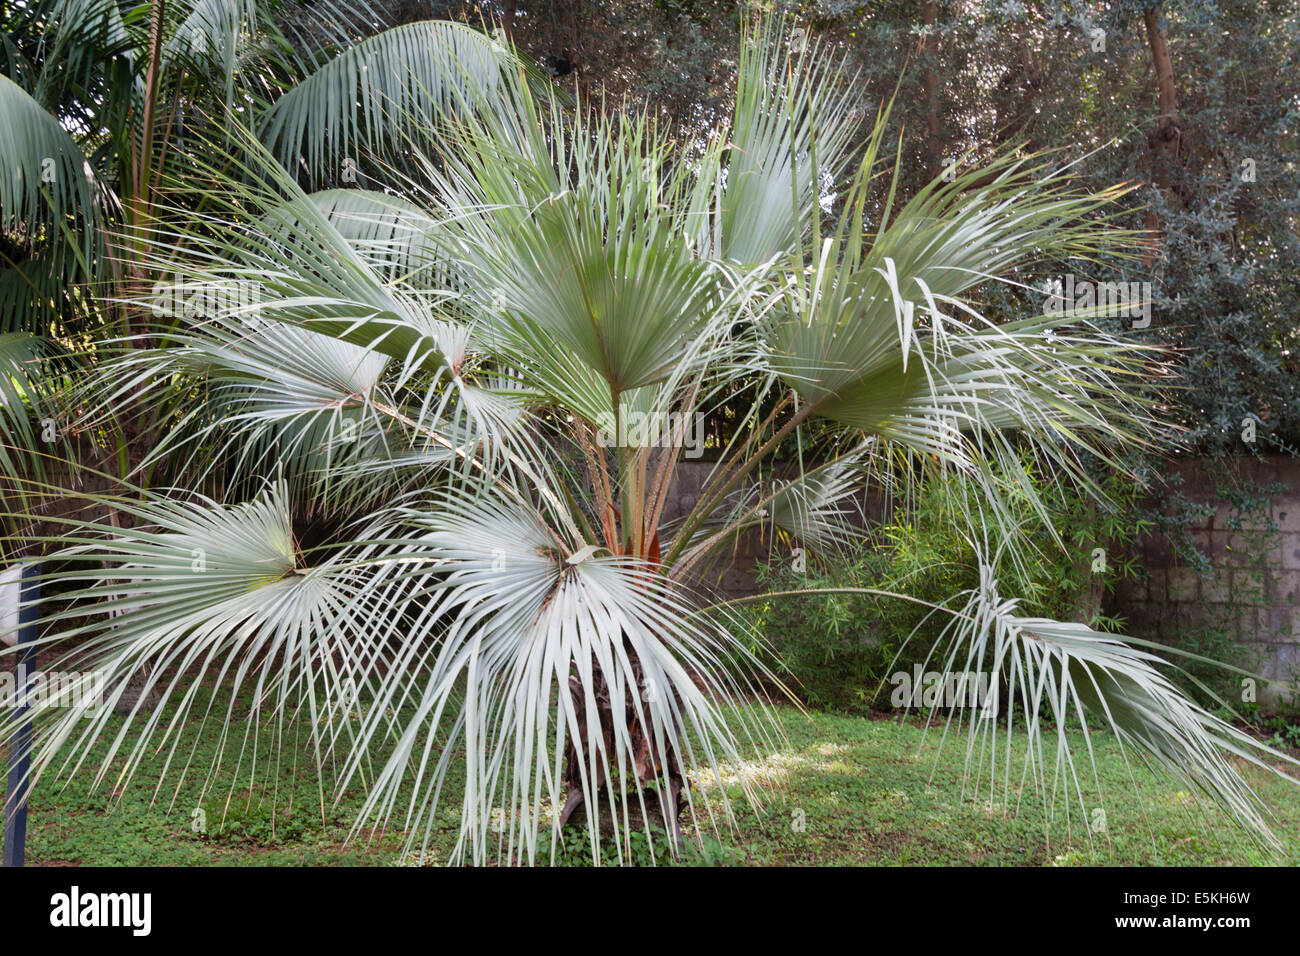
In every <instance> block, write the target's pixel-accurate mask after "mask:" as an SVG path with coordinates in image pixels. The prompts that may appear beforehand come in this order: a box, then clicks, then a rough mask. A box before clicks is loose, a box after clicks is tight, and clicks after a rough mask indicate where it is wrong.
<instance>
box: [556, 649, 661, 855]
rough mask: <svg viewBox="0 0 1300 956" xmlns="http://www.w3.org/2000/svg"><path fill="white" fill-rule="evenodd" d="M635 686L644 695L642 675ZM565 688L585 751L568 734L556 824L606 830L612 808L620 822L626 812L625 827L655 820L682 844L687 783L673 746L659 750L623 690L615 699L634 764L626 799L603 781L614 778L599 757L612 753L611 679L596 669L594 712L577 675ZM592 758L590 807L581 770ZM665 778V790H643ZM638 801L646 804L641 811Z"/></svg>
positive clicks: (588, 765)
mask: <svg viewBox="0 0 1300 956" xmlns="http://www.w3.org/2000/svg"><path fill="white" fill-rule="evenodd" d="M638 671H639V668H638ZM637 687H638V688H639V689H640V691H641V693H642V694H643V695H644V694H645V693H646V692H647V691H646V688H645V680H644V678H639V679H638V682H637ZM569 690H570V693H571V694H572V696H573V701H574V706H575V708H576V710H577V718H578V733H579V735H580V739H581V740H582V741H583V748H582V750H583V753H581V754H580V753H579V751H578V748H577V747H576V746H575V745H574V743H573V741H572V739H571V740H570V742H569V744H568V747H567V748H566V750H565V755H564V785H565V801H564V807H563V809H562V810H561V811H560V826H561V827H564V826H567V825H569V824H570V823H573V824H574V825H578V826H580V825H583V824H585V825H587V826H589V827H590V826H593V825H594V826H596V827H597V828H598V829H599V830H601V831H604V832H609V830H612V829H613V827H614V825H615V821H614V820H611V819H610V810H611V807H612V809H613V811H614V813H616V814H617V824H618V825H619V826H621V825H622V822H623V820H624V818H625V816H624V815H625V814H626V820H627V826H628V828H629V830H631V829H635V828H637V827H645V826H647V825H650V824H659V825H661V826H663V828H664V830H665V831H666V832H667V833H668V837H669V839H670V840H671V841H672V844H673V846H674V848H677V847H680V846H681V842H682V828H681V820H680V817H681V804H682V792H683V791H684V790H685V788H686V781H685V778H683V777H682V774H681V762H680V760H678V757H677V753H676V751H675V749H674V748H673V746H672V745H671V744H667V745H666V746H665V748H664V751H663V752H662V753H660V752H658V751H659V748H658V747H657V746H656V744H655V740H654V734H653V731H652V730H651V729H650V728H648V727H646V726H645V722H644V721H643V720H642V719H641V718H640V717H639V716H638V713H637V710H638V708H637V706H636V704H635V702H634V701H632V700H631V699H630V698H629V697H628V696H627V695H626V693H625V695H624V699H623V700H622V701H620V702H618V705H619V706H621V707H622V708H623V715H622V716H623V719H624V721H626V726H627V727H628V730H629V734H630V736H631V743H632V748H631V749H632V753H631V758H632V759H631V764H632V766H631V768H630V769H631V772H632V779H633V782H634V783H633V786H631V787H629V788H628V794H627V798H626V803H625V804H624V803H623V801H622V799H621V794H620V793H613V794H611V793H609V792H608V785H607V781H608V780H610V779H611V778H612V777H613V774H612V773H611V772H610V768H609V766H608V765H607V763H606V762H605V761H604V759H603V758H602V757H601V754H602V753H604V754H613V753H615V745H614V733H613V728H614V707H615V702H614V700H613V695H612V694H611V690H610V687H609V684H608V682H607V681H606V680H605V679H604V676H603V675H602V674H601V673H600V671H599V668H597V669H596V672H595V681H594V688H593V690H594V693H593V697H594V698H595V703H596V710H595V713H590V712H589V711H588V709H587V697H586V694H585V693H584V692H583V688H582V684H581V682H580V681H579V680H578V678H577V677H570V678H569ZM640 710H641V712H642V714H644V712H645V706H644V705H642V706H641V708H640ZM602 745H603V748H604V749H603V751H602V750H601V746H602ZM584 761H585V762H584ZM593 762H594V764H595V776H594V778H592V779H591V791H592V794H593V798H594V799H595V801H596V803H597V807H596V809H595V811H594V812H592V809H591V808H590V807H588V806H586V800H585V798H584V792H583V786H582V780H583V770H584V768H585V769H586V770H587V771H588V773H590V772H591V766H592V763H593ZM614 769H617V768H614ZM665 777H666V778H667V781H668V792H667V794H664V793H662V792H654V791H651V792H649V793H647V792H646V789H645V788H646V786H647V785H648V784H650V783H652V782H653V781H658V780H663V779H664V778H665ZM642 802H644V804H645V809H644V811H643V810H642ZM593 817H594V818H595V819H594V820H593Z"/></svg>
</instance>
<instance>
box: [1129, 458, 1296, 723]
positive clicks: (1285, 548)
mask: <svg viewBox="0 0 1300 956" xmlns="http://www.w3.org/2000/svg"><path fill="white" fill-rule="evenodd" d="M1227 467H1229V468H1230V469H1231V470H1232V471H1233V472H1235V473H1236V476H1237V477H1238V478H1239V479H1240V480H1241V481H1243V482H1244V483H1245V484H1247V485H1248V486H1255V485H1257V486H1259V487H1260V488H1263V489H1268V488H1269V487H1270V486H1285V490H1280V489H1276V488H1275V489H1274V490H1273V493H1272V494H1270V495H1268V496H1267V497H1268V501H1267V504H1266V505H1265V506H1263V507H1261V508H1259V509H1258V511H1255V512H1254V513H1252V511H1251V510H1250V509H1249V508H1245V507H1242V506H1241V505H1239V504H1234V503H1232V502H1230V501H1226V500H1224V499H1223V498H1222V497H1220V489H1219V488H1217V487H1216V484H1217V482H1216V480H1215V479H1214V478H1212V477H1211V473H1210V467H1209V465H1208V463H1206V462H1204V461H1201V460H1199V459H1182V460H1179V461H1177V462H1175V463H1174V465H1173V466H1172V467H1171V468H1170V471H1171V472H1173V473H1176V474H1178V475H1181V476H1182V479H1183V484H1182V486H1181V494H1182V496H1183V497H1185V498H1186V499H1187V500H1188V501H1189V502H1192V503H1196V504H1202V505H1204V510H1205V512H1206V514H1205V515H1204V516H1203V517H1201V518H1198V519H1196V520H1194V521H1192V522H1191V524H1190V526H1189V528H1188V530H1189V532H1190V540H1191V542H1193V543H1194V544H1195V546H1196V548H1197V550H1199V551H1200V552H1201V553H1203V554H1204V555H1205V556H1206V557H1207V558H1208V566H1203V567H1201V568H1200V569H1198V568H1196V567H1194V566H1193V564H1192V562H1191V561H1188V560H1186V559H1185V558H1180V556H1179V555H1178V554H1177V549H1176V548H1174V547H1173V545H1172V543H1171V541H1170V539H1169V538H1168V537H1167V536H1164V535H1159V534H1153V535H1149V536H1147V537H1145V538H1144V539H1143V540H1141V541H1140V542H1139V549H1138V555H1139V562H1140V566H1141V568H1142V570H1143V572H1144V573H1143V575H1142V576H1141V577H1139V578H1136V579H1132V580H1129V581H1126V582H1121V585H1120V587H1119V588H1118V590H1117V593H1116V594H1115V596H1114V598H1113V599H1112V601H1111V602H1110V603H1111V605H1112V608H1113V610H1114V611H1116V612H1118V613H1120V614H1122V615H1123V616H1124V617H1125V618H1126V621H1127V625H1128V626H1127V628H1126V629H1127V631H1128V632H1129V633H1130V634H1132V635H1133V636H1135V637H1145V638H1148V639H1151V640H1158V641H1161V642H1162V643H1169V644H1174V645H1178V646H1188V645H1192V644H1201V645H1203V646H1206V647H1207V648H1213V647H1214V643H1215V642H1220V643H1223V644H1226V642H1233V643H1237V644H1240V645H1242V647H1243V648H1244V651H1245V655H1246V659H1244V660H1242V661H1241V664H1242V666H1244V667H1247V668H1248V669H1250V670H1253V671H1255V672H1257V673H1260V674H1262V675H1263V676H1265V677H1269V678H1271V679H1273V680H1278V681H1285V682H1287V683H1291V684H1294V683H1296V682H1297V679H1300V461H1296V460H1295V459H1292V458H1290V457H1286V456H1270V457H1266V458H1264V459H1255V458H1245V459H1241V460H1237V461H1234V462H1232V463H1231V465H1230V466H1227ZM1298 703H1300V702H1298Z"/></svg>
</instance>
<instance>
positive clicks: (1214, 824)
mask: <svg viewBox="0 0 1300 956" xmlns="http://www.w3.org/2000/svg"><path fill="white" fill-rule="evenodd" d="M776 712H777V713H778V714H779V716H780V717H781V720H782V723H783V726H784V730H785V734H786V735H787V740H785V741H783V742H781V743H780V744H778V745H773V746H770V747H763V748H759V749H758V750H756V752H755V753H754V754H753V755H752V759H751V760H750V762H749V764H748V766H747V767H746V770H747V771H748V772H749V774H750V775H751V778H752V779H753V780H754V781H755V782H756V783H758V784H759V785H760V787H761V788H762V805H761V806H760V807H758V808H757V809H756V810H755V809H752V808H750V807H749V806H748V805H747V804H746V803H745V802H744V801H743V799H740V795H741V788H740V787H739V785H738V783H737V778H736V775H735V773H734V772H733V769H728V770H726V771H725V772H724V773H723V778H722V781H721V785H719V782H718V780H717V779H715V778H714V777H713V776H712V774H704V775H702V776H700V777H699V778H697V779H696V780H695V789H694V795H695V800H696V804H697V809H698V811H699V815H700V816H701V817H707V813H706V812H705V809H704V808H705V807H706V806H711V807H713V808H714V809H715V810H717V809H720V808H721V805H722V795H723V793H724V792H725V793H727V794H728V795H729V796H730V797H731V799H732V801H733V805H734V806H735V807H736V812H737V825H736V829H735V830H734V831H728V830H727V829H726V828H725V827H723V828H721V829H719V831H718V832H717V834H716V837H715V835H714V834H713V831H712V830H711V829H710V828H709V826H708V824H707V823H706V824H705V825H704V827H702V828H701V829H702V832H703V834H704V835H705V837H706V839H705V841H704V843H705V847H706V851H705V852H704V853H703V854H701V853H699V852H696V853H693V854H692V856H691V859H692V860H694V861H701V860H704V861H709V862H726V863H735V864H743V865H780V864H841V865H842V864H850V865H872V864H885V865H900V864H901V865H925V864H940V865H976V866H1003V865H1013V866H1054V865H1067V866H1074V865H1125V864H1150V865H1169V866H1179V865H1217V864H1267V863H1288V864H1292V865H1294V864H1300V787H1296V786H1294V785H1289V784H1287V783H1285V782H1284V781H1281V780H1278V779H1277V778H1274V777H1271V776H1269V775H1267V774H1265V773H1262V772H1259V771H1255V770H1250V771H1249V772H1248V776H1249V778H1250V780H1251V781H1252V783H1253V784H1254V785H1255V786H1256V789H1257V791H1258V792H1259V793H1260V795H1261V796H1262V797H1263V798H1264V800H1265V801H1266V802H1267V803H1268V804H1269V805H1270V806H1271V807H1273V808H1274V810H1275V811H1276V813H1277V819H1276V821H1275V822H1274V832H1275V833H1276V834H1277V836H1278V838H1279V839H1280V840H1281V841H1282V843H1283V844H1284V849H1283V851H1282V852H1281V853H1280V854H1276V855H1271V854H1270V853H1269V852H1267V851H1266V850H1264V849H1262V848H1260V847H1259V846H1257V845H1255V844H1254V843H1253V842H1252V841H1251V840H1250V839H1249V837H1247V836H1246V835H1244V834H1243V833H1242V832H1241V831H1240V830H1239V829H1237V828H1236V827H1234V826H1233V825H1232V823H1231V822H1230V821H1228V820H1227V819H1226V818H1225V817H1224V816H1223V815H1222V814H1220V813H1219V812H1218V811H1216V810H1215V809H1214V808H1213V807H1212V806H1209V805H1208V804H1206V803H1205V802H1204V801H1198V800H1197V799H1196V798H1195V797H1193V796H1192V795H1191V794H1189V793H1188V792H1187V791H1186V790H1183V789H1180V787H1179V786H1178V785H1177V784H1175V783H1172V782H1170V781H1168V780H1157V779H1154V778H1153V777H1152V776H1151V775H1150V774H1148V773H1147V772H1145V771H1144V770H1142V769H1140V767H1135V768H1134V769H1133V770H1132V771H1130V769H1129V768H1128V766H1127V765H1126V764H1125V762H1124V760H1123V757H1122V756H1121V753H1120V750H1119V747H1118V746H1117V744H1116V741H1115V740H1114V738H1112V737H1109V736H1106V735H1100V734H1099V735H1094V746H1095V749H1096V753H1097V774H1098V777H1099V779H1100V791H1099V790H1098V788H1097V786H1095V785H1094V784H1093V783H1092V773H1091V768H1090V767H1089V766H1088V764H1087V762H1086V760H1087V758H1086V750H1085V749H1084V748H1083V741H1082V735H1081V734H1075V735H1074V736H1075V742H1076V743H1077V744H1078V745H1079V746H1078V747H1077V749H1076V753H1077V755H1081V756H1082V759H1083V760H1084V764H1083V765H1082V766H1081V767H1080V774H1079V776H1080V778H1081V780H1082V781H1083V782H1084V787H1083V802H1082V807H1083V809H1081V806H1080V802H1079V799H1078V797H1077V796H1073V795H1072V796H1071V797H1070V798H1065V797H1064V796H1063V795H1062V794H1061V793H1060V792H1058V795H1057V799H1056V802H1055V807H1054V809H1052V808H1045V807H1044V805H1043V803H1042V801H1041V800H1040V799H1039V798H1038V797H1037V795H1036V794H1035V793H1034V792H1032V791H1031V790H1028V789H1027V790H1026V792H1025V793H1024V795H1023V802H1021V805H1020V806H1019V810H1018V812H1016V807H1015V806H1014V804H1015V802H1016V800H1017V798H1018V794H1017V793H1016V792H1015V787H1014V786H1013V792H1012V795H1011V801H1010V802H1011V803H1012V806H1010V807H1008V806H1007V805H1006V803H1007V801H1004V800H1003V795H1002V794H1001V793H1000V792H999V793H998V794H997V795H996V796H995V798H994V800H993V801H990V799H989V797H988V794H987V790H985V792H984V793H982V794H980V795H976V794H973V793H972V792H971V786H970V784H969V782H968V783H967V785H966V789H965V793H964V794H963V774H962V763H963V760H962V757H963V749H964V737H963V738H962V739H960V740H955V739H950V740H949V741H948V743H947V744H945V745H944V747H943V749H942V752H940V751H939V748H938V746H937V744H938V740H939V735H938V733H937V732H936V731H935V730H933V729H932V730H931V731H930V734H929V735H928V736H927V737H925V738H924V739H923V736H922V731H921V729H920V727H919V726H915V725H913V724H909V723H902V722H899V721H896V720H892V719H867V718H863V717H849V716H836V715H830V714H821V713H812V714H808V715H804V714H801V713H800V712H798V711H797V710H795V709H794V708H791V707H781V708H777V709H776ZM196 737H197V740H198V746H197V749H196V752H195V759H194V762H193V764H192V766H195V767H197V768H199V770H200V772H198V773H194V772H191V773H190V774H189V775H188V777H187V779H186V780H185V782H184V784H183V785H182V786H181V787H180V789H179V791H178V792H175V799H174V800H173V793H174V791H175V777H176V774H175V773H173V775H172V778H171V780H170V784H171V786H170V787H169V788H167V789H165V790H163V791H162V792H161V793H160V794H159V795H158V798H157V799H156V800H153V799H152V798H153V796H154V794H153V788H152V784H153V782H154V781H156V779H157V773H158V768H159V767H161V759H162V758H161V757H159V758H156V763H146V764H145V765H144V766H143V767H142V769H141V770H140V772H139V773H138V775H137V778H136V782H135V783H134V784H133V785H132V787H131V788H130V789H129V790H128V791H127V792H126V793H125V794H124V795H123V796H122V798H121V800H120V802H116V804H115V805H111V804H112V803H113V802H111V801H110V800H109V793H110V791H109V788H108V787H101V788H99V789H97V790H94V791H93V792H92V790H91V788H90V787H89V781H90V779H91V776H90V774H89V773H84V774H83V775H81V776H78V777H77V778H76V780H75V781H74V782H73V783H72V784H71V785H68V786H66V787H63V788H62V789H59V788H56V787H54V786H52V785H50V784H49V783H48V782H47V781H42V782H41V784H40V785H39V787H38V788H37V791H36V793H35V794H34V795H33V798H32V801H31V816H30V823H29V837H28V854H27V855H28V862H29V864H31V865H51V866H52V865H66V864H86V865H103V866H124V865H126V866H129V865H140V864H148V865H182V866H195V865H223V864H238V865H344V864H348V865H357V864H360V865H391V864H396V863H398V862H400V859H401V848H402V844H403V835H402V834H401V833H399V832H396V831H393V830H389V831H387V832H384V833H377V834H373V835H369V836H368V837H366V838H363V839H361V840H358V841H354V842H352V843H351V844H348V843H347V842H346V836H347V832H348V827H349V825H350V823H351V821H352V819H353V815H354V813H355V811H356V809H357V807H358V806H359V804H360V796H361V795H360V793H359V792H356V793H351V794H348V795H346V796H345V798H344V799H343V800H342V801H341V802H340V803H339V804H338V805H337V806H333V805H329V804H328V802H327V804H326V807H325V809H324V811H322V800H321V796H320V793H319V790H318V788H317V784H316V778H315V774H314V772H313V771H311V770H310V769H309V768H310V762H309V761H308V760H307V756H306V754H307V751H306V749H305V747H304V748H302V749H301V752H300V753H298V754H296V760H295V754H294V751H293V748H292V747H289V746H286V747H285V749H284V752H283V754H282V758H281V766H280V769H279V771H278V773H276V774H275V775H274V780H273V781H267V780H266V779H265V774H264V773H260V774H259V777H258V780H257V781H256V782H255V784H254V785H253V786H252V787H251V788H250V787H249V785H248V780H247V777H246V773H247V771H246V770H245V772H244V773H245V775H244V776H242V777H238V776H236V775H235V774H234V773H231V772H227V773H226V774H225V775H224V776H223V777H222V778H221V785H220V786H219V787H218V788H216V789H215V790H214V791H212V790H210V791H209V795H208V796H207V797H206V798H204V799H202V800H200V798H199V794H200V792H201V789H202V777H203V775H204V773H205V772H206V769H207V767H208V765H209V763H210V761H211V757H212V754H213V753H214V752H215V748H216V746H217V742H218V741H217V734H216V730H215V729H212V730H211V731H199V732H198V733H197V734H196ZM1049 740H1050V737H1049ZM295 762H296V764H297V765H296V766H294V763H295ZM1015 767H1016V769H1015V771H1014V772H1013V775H1012V776H1013V783H1016V782H1018V781H1019V777H1020V764H1019V763H1018V762H1017V764H1016V765H1015ZM83 770H84V768H83ZM1049 772H1050V770H1049ZM232 780H237V781H238V783H237V787H236V789H235V791H234V795H233V797H232V798H231V799H230V801H229V804H227V803H226V798H227V797H228V796H230V795H231V781H232ZM110 806H111V809H110ZM199 810H201V811H202V812H201V813H199V814H196V811H199ZM1099 811H1104V819H1103V816H1102V814H1101V813H1100V812H1099ZM439 813H440V816H439V820H438V827H437V828H436V830H435V834H434V839H433V842H432V846H431V856H432V859H431V860H429V861H427V862H434V863H436V862H441V861H442V860H444V859H445V858H446V855H447V853H448V851H449V850H450V848H451V846H452V844H453V843H454V840H455V835H456V824H457V815H458V813H459V800H458V799H457V798H456V797H455V796H454V795H452V796H450V798H448V797H446V796H444V801H443V804H442V809H441V810H440V811H439ZM223 815H224V820H223ZM199 822H203V823H205V824H206V826H205V827H203V828H199V827H197V826H196V824H197V823H199ZM201 831H206V832H201ZM692 832H696V831H692ZM715 840H716V842H715ZM571 842H572V843H573V844H574V845H577V844H578V843H580V842H581V841H580V840H579V839H575V840H573V841H571ZM575 855H576V854H575V853H574V852H573V851H570V852H569V853H568V854H567V856H566V859H570V860H572V859H573V858H574V857H575ZM637 858H642V857H640V856H638V857H637Z"/></svg>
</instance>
